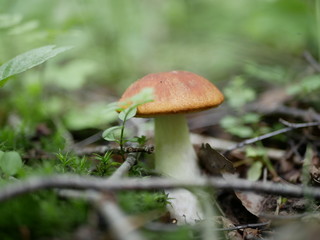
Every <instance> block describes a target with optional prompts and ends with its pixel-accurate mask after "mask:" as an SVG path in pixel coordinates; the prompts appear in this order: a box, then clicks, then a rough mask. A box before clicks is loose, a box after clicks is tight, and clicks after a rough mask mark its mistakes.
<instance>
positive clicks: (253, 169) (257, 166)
mask: <svg viewBox="0 0 320 240" xmlns="http://www.w3.org/2000/svg"><path fill="white" fill-rule="evenodd" d="M262 166H263V165H262V163H261V162H260V161H256V162H254V163H253V164H252V165H251V166H250V168H249V170H248V172H247V179H248V180H250V181H257V180H258V179H259V178H260V176H261V173H262Z"/></svg>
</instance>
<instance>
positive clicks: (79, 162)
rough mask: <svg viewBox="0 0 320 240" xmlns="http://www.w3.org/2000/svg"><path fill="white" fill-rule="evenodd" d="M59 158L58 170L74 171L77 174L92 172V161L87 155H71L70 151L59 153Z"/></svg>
mask: <svg viewBox="0 0 320 240" xmlns="http://www.w3.org/2000/svg"><path fill="white" fill-rule="evenodd" d="M57 158H58V160H59V163H60V164H58V165H57V166H56V169H57V171H58V172H61V173H66V172H72V173H77V174H85V175H87V174H89V173H90V169H89V168H90V163H89V162H88V160H87V158H86V157H81V158H80V157H77V156H73V155H69V153H65V154H64V153H61V152H59V153H57Z"/></svg>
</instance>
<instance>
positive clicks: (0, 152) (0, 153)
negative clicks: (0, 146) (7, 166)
mask: <svg viewBox="0 0 320 240" xmlns="http://www.w3.org/2000/svg"><path fill="white" fill-rule="evenodd" d="M3 154H4V152H2V151H0V161H1V158H2V156H3Z"/></svg>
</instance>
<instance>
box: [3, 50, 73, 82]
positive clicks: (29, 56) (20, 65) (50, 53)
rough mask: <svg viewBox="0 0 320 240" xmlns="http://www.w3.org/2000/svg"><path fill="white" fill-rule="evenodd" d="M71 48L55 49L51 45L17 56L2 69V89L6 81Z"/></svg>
mask: <svg viewBox="0 0 320 240" xmlns="http://www.w3.org/2000/svg"><path fill="white" fill-rule="evenodd" d="M70 48H71V47H59V48H55V46H54V45H49V46H45V47H40V48H36V49H33V50H30V51H28V52H25V53H23V54H21V55H18V56H16V57H15V58H13V59H11V60H10V61H8V62H6V63H5V64H3V65H2V66H1V67H0V87H2V86H3V85H4V84H5V80H7V79H8V78H9V77H11V76H13V75H16V74H18V73H22V72H24V71H26V70H28V69H30V68H33V67H35V66H38V65H40V64H41V63H44V62H45V61H47V60H48V59H50V58H53V57H54V56H56V55H58V54H59V53H62V52H64V51H66V50H68V49H70Z"/></svg>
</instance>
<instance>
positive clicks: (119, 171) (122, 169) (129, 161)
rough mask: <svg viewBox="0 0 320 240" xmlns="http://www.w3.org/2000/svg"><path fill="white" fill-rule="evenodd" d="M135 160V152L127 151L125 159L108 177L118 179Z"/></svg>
mask: <svg viewBox="0 0 320 240" xmlns="http://www.w3.org/2000/svg"><path fill="white" fill-rule="evenodd" d="M136 162H137V154H136V153H129V154H128V156H127V158H126V160H125V161H124V162H123V163H122V164H121V166H120V167H119V168H118V169H117V170H116V171H115V172H114V173H113V174H112V175H111V176H110V178H109V179H119V178H121V177H123V176H124V175H126V174H127V173H128V171H129V170H130V168H131V167H132V166H133V165H134V164H135V163H136Z"/></svg>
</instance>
